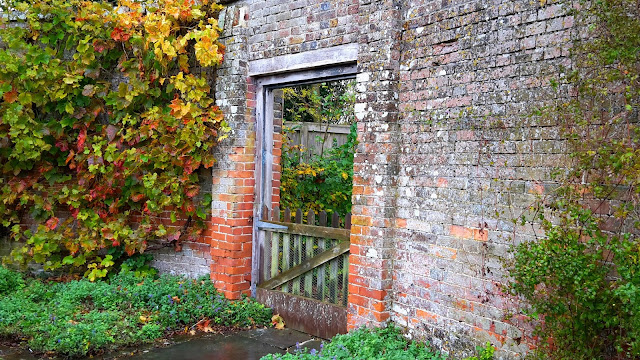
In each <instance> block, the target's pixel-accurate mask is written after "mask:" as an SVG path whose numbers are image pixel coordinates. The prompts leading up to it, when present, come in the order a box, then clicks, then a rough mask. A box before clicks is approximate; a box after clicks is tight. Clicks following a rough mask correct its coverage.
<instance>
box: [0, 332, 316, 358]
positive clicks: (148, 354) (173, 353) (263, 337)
mask: <svg viewBox="0 0 640 360" xmlns="http://www.w3.org/2000/svg"><path fill="white" fill-rule="evenodd" d="M173 342H174V343H172V344H169V345H168V346H166V347H148V348H142V349H128V350H123V351H121V352H117V353H111V354H107V355H104V356H102V357H93V358H92V359H94V360H95V359H102V360H115V359H127V360H175V359H183V360H258V359H260V358H261V357H262V356H265V355H267V354H284V353H286V352H287V351H290V352H293V351H295V349H296V347H297V345H299V346H300V347H307V348H309V349H313V348H315V349H319V348H320V343H321V341H320V340H318V339H315V338H313V337H311V336H309V335H307V334H304V333H301V332H298V331H295V330H289V329H285V330H276V329H255V330H247V331H238V332H234V333H229V334H205V335H202V336H194V337H180V338H176V339H173ZM0 359H4V360H36V359H38V357H36V356H33V355H32V354H30V353H28V352H23V351H16V350H15V349H8V348H2V347H0Z"/></svg>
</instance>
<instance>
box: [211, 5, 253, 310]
mask: <svg viewBox="0 0 640 360" xmlns="http://www.w3.org/2000/svg"><path fill="white" fill-rule="evenodd" d="M246 13H247V7H246V6H242V5H232V4H230V5H228V6H227V7H226V8H225V10H224V11H223V13H222V14H221V19H220V26H221V27H222V28H223V37H222V39H221V41H222V42H223V43H224V44H225V46H226V48H227V53H226V55H225V61H224V63H223V64H222V66H221V67H220V68H219V69H218V71H217V81H216V95H217V97H218V100H217V104H218V105H219V106H220V108H221V109H222V110H223V112H224V115H225V120H226V121H227V123H228V124H229V126H230V127H231V129H232V131H231V134H230V135H229V138H227V139H226V140H224V141H223V142H222V143H221V144H220V146H219V147H218V149H217V150H216V151H217V153H218V154H217V155H218V156H216V158H217V160H218V162H217V164H216V166H215V167H214V169H213V180H212V182H213V191H212V197H213V203H212V217H211V227H210V235H211V279H212V280H213V281H214V283H215V286H216V288H217V289H218V290H220V291H222V292H223V293H224V294H225V296H226V297H227V298H230V299H237V298H239V297H240V296H241V295H242V294H249V292H250V284H251V240H252V229H253V204H254V199H255V196H254V192H255V190H254V189H255V178H254V171H255V160H254V159H255V85H254V84H253V83H251V80H250V78H249V77H248V68H247V56H248V53H249V52H248V49H247V41H246V40H247V23H246V21H245V20H246V17H247V15H246Z"/></svg>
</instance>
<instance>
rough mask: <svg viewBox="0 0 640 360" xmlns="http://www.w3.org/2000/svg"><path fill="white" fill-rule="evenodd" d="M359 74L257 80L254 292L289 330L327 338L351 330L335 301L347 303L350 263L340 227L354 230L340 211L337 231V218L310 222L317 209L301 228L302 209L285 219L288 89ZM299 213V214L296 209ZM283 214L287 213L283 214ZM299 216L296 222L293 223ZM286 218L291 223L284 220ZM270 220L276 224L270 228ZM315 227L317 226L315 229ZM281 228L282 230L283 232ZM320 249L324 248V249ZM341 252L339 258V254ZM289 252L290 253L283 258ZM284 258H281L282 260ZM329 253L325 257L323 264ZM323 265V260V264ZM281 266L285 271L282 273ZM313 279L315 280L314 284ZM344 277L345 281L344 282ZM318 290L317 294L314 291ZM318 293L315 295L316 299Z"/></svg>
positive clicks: (334, 71) (322, 71)
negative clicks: (292, 276) (278, 282)
mask: <svg viewBox="0 0 640 360" xmlns="http://www.w3.org/2000/svg"><path fill="white" fill-rule="evenodd" d="M356 72H357V69H356V65H355V64H346V65H345V64H343V65H339V66H332V67H323V68H317V69H309V70H304V71H296V72H291V73H286V74H279V75H267V76H259V77H256V78H255V84H256V97H257V98H256V171H255V174H256V177H255V181H256V201H255V206H254V231H253V251H252V272H251V293H252V296H254V297H257V298H258V300H259V301H262V302H264V303H266V304H267V305H269V306H271V307H273V308H274V312H277V313H280V314H281V315H282V316H283V317H284V318H285V322H287V326H289V327H291V328H295V329H298V330H302V331H305V332H308V333H311V334H314V335H316V336H320V337H325V338H329V337H331V336H333V335H335V334H336V333H342V332H346V325H347V310H346V307H345V306H344V304H343V302H342V301H340V300H338V301H335V300H336V295H335V294H336V292H339V291H342V290H344V294H343V295H342V296H344V302H346V290H347V273H348V261H347V260H346V259H347V258H348V249H349V245H348V239H349V228H346V229H339V227H340V226H342V227H345V226H347V223H348V224H349V225H348V226H350V215H348V217H347V216H345V214H342V215H343V216H345V217H344V218H338V216H337V213H334V214H335V215H334V219H333V226H334V228H333V229H331V228H330V227H331V224H332V221H331V220H332V219H331V217H329V219H327V217H326V213H324V214H320V217H322V216H324V219H323V220H321V221H319V222H318V224H319V226H318V227H316V228H314V226H312V225H309V223H308V221H309V220H308V219H309V218H310V217H313V216H315V215H314V214H312V213H313V211H310V212H309V215H307V214H306V213H305V214H304V218H305V219H306V224H301V223H302V222H303V221H302V218H303V216H301V215H302V212H301V211H298V212H297V214H294V215H293V216H291V217H289V215H284V217H283V218H282V219H281V218H280V214H281V213H280V211H279V202H280V193H279V191H280V172H281V156H282V152H281V151H282V141H283V138H282V136H283V135H282V118H283V116H282V112H283V108H282V103H283V102H282V89H283V88H287V87H291V86H299V85H306V84H314V83H323V82H329V81H334V80H344V79H354V78H355V74H356ZM293 211H294V212H295V209H294V210H293ZM283 213H285V212H284V211H283ZM294 217H295V218H296V219H295V220H290V219H293V218H294ZM285 218H286V219H287V220H284V219H285ZM263 220H265V221H266V222H265V221H263ZM280 221H284V223H282V224H284V226H283V225H282V224H277V223H278V222H280ZM294 221H295V222H296V223H298V224H299V225H302V226H299V225H295V226H293V225H289V230H286V227H287V226H286V225H287V224H289V223H293V222H294ZM269 222H271V223H270V224H269ZM315 224H316V223H315V222H314V224H313V225H315ZM321 226H323V227H324V228H322V227H321ZM278 227H280V228H279V229H280V230H277V229H278ZM293 228H295V229H293ZM283 229H285V230H283ZM316 230H319V231H320V232H321V233H322V232H323V231H325V232H326V233H329V234H333V235H334V236H335V237H336V239H338V240H336V239H333V241H334V242H333V243H332V242H331V241H332V240H331V239H329V238H328V237H327V238H323V237H322V236H319V235H318V236H315V237H314V235H313V234H314V231H316ZM276 236H280V238H279V240H275V241H276V243H278V241H279V245H275V247H274V245H273V244H274V242H273V241H272V239H275V237H276ZM314 239H315V240H314ZM339 239H342V240H339ZM288 241H290V244H291V245H290V246H291V249H289V245H288V244H285V242H288ZM314 241H315V242H314ZM341 241H343V242H341ZM319 244H320V245H319ZM278 246H280V248H278ZM319 247H322V248H321V249H320V250H318V248H319ZM336 249H338V251H339V252H340V253H339V254H338V253H337V252H336V251H335V250H336ZM324 250H326V251H324ZM331 252H335V253H336V254H335V255H334V256H333V257H331V258H329V257H327V255H331V254H328V253H331ZM285 253H286V255H283V254H285ZM289 253H291V254H292V255H291V258H289V255H288V254H289ZM273 254H275V255H273ZM278 254H279V256H280V258H281V259H280V260H278V259H277V257H278ZM296 254H297V255H296ZM323 255H324V257H325V258H323V259H321V260H318V259H319V258H322V257H323ZM296 256H297V258H296ZM282 258H285V262H288V263H289V265H283V264H280V265H278V261H280V262H282ZM296 261H297V262H296ZM319 261H323V262H322V263H321V264H320V263H319ZM312 263H314V264H318V265H313V266H318V268H312V269H313V270H309V269H307V270H305V271H306V272H300V273H299V274H298V275H296V276H297V277H296V280H291V281H290V282H289V283H288V284H292V285H286V284H285V285H282V287H279V288H278V289H275V288H273V289H272V288H266V287H265V286H262V285H266V284H267V283H269V282H270V281H271V282H273V280H274V278H273V277H275V278H277V277H278V276H276V275H284V276H285V277H286V276H287V274H280V273H282V272H286V270H287V269H288V270H289V272H291V271H293V272H294V273H295V272H296V271H295V269H294V268H295V267H296V266H297V267H299V268H301V267H303V266H304V267H309V266H311V265H310V264H312ZM338 264H339V265H338ZM278 267H280V268H279V270H278ZM325 267H326V268H327V269H333V275H331V274H332V273H331V270H326V274H327V280H326V281H325V280H322V279H321V277H323V276H324V275H322V276H319V275H318V274H319V273H320V270H318V269H322V274H325ZM302 274H306V275H302ZM330 276H333V277H334V280H335V282H333V283H332V282H330ZM311 278H313V285H312V279H311ZM338 278H340V280H339V281H338V280H337V279H338ZM317 279H320V280H317ZM296 281H297V283H296ZM318 281H319V282H321V283H322V285H321V286H322V287H323V289H324V288H327V289H333V288H335V289H334V291H332V292H331V294H332V295H331V296H330V297H327V298H323V296H320V298H318V296H317V293H318V291H317V288H318V284H317V282H318ZM296 285H297V286H296ZM312 287H313V289H314V290H311V288H312ZM287 289H288V290H287ZM323 291H324V290H323ZM312 292H313V294H314V295H311V293H312ZM331 298H332V299H331ZM332 300H333V301H332Z"/></svg>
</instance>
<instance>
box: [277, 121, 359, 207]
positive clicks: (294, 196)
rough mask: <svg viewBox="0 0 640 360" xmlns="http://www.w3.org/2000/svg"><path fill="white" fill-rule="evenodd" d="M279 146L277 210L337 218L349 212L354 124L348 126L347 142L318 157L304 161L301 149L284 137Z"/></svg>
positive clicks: (354, 144)
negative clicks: (325, 213)
mask: <svg viewBox="0 0 640 360" xmlns="http://www.w3.org/2000/svg"><path fill="white" fill-rule="evenodd" d="M287 131H291V130H290V129H285V137H284V141H283V145H282V173H281V177H280V208H281V209H286V208H290V209H302V211H303V213H304V214H306V213H307V212H308V211H309V210H313V211H314V212H315V213H318V212H320V211H327V212H328V213H333V212H338V213H339V214H341V215H344V214H346V213H349V212H351V194H352V192H353V157H354V152H355V147H356V145H357V143H358V142H357V139H356V124H355V123H353V124H352V125H351V132H350V133H349V136H348V138H347V142H346V143H345V144H343V145H340V146H335V147H333V148H331V149H329V150H328V151H326V152H325V153H324V154H322V155H314V156H312V159H311V161H306V162H305V161H304V160H303V154H304V152H305V149H302V148H300V146H296V145H292V144H291V143H290V141H289V140H288V138H287V136H286V132H287Z"/></svg>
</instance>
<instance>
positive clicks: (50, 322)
mask: <svg viewBox="0 0 640 360" xmlns="http://www.w3.org/2000/svg"><path fill="white" fill-rule="evenodd" d="M270 321H271V310H270V309H268V308H266V307H265V306H264V305H261V304H258V303H257V302H255V301H253V300H251V299H248V298H246V299H243V300H238V301H230V300H227V299H225V297H224V296H223V295H222V294H221V293H219V292H217V291H216V290H215V288H214V286H213V283H212V282H211V281H210V280H209V279H207V278H202V279H199V280H192V279H185V278H182V277H178V276H171V275H162V276H160V277H159V278H157V279H154V278H152V277H143V278H141V277H138V276H135V274H134V273H133V272H131V271H128V270H123V271H121V272H120V273H119V274H117V275H113V276H112V278H111V279H110V280H108V281H106V280H105V281H95V282H91V281H89V280H86V279H82V280H73V281H69V282H47V281H44V280H38V279H30V278H27V279H25V278H24V277H23V276H22V275H20V274H19V273H16V272H13V271H9V270H7V269H5V268H3V267H0V338H5V339H8V340H14V341H18V342H23V345H24V346H27V347H28V348H29V349H31V350H33V351H36V352H40V353H50V354H57V355H63V356H70V357H79V356H86V355H91V354H96V353H100V352H103V351H107V350H112V349H115V348H117V347H122V346H127V345H139V344H141V343H145V342H152V341H153V340H154V339H158V338H161V337H163V336H164V335H167V334H170V333H172V332H176V331H180V332H184V331H190V330H192V329H193V330H195V329H197V328H200V330H203V331H207V332H208V331H213V330H214V329H215V328H216V326H225V327H227V326H236V327H254V326H262V325H267V324H269V323H270ZM196 324H197V325H196Z"/></svg>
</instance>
